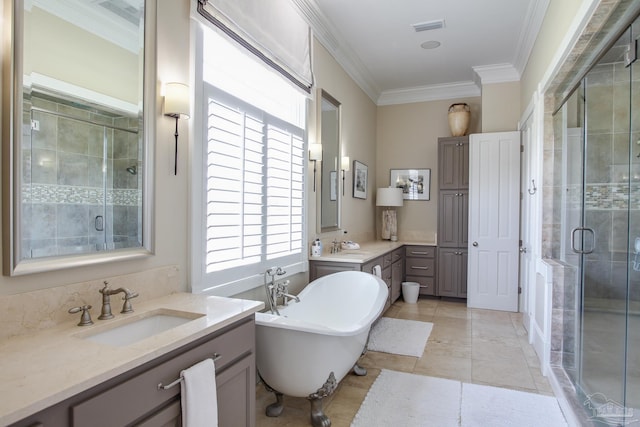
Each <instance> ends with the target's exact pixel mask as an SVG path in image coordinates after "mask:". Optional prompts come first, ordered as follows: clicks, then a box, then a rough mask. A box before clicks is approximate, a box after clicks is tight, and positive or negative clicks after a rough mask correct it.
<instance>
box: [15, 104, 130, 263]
mask: <svg viewBox="0 0 640 427" xmlns="http://www.w3.org/2000/svg"><path fill="white" fill-rule="evenodd" d="M31 106H33V107H38V108H41V109H44V110H47V111H51V112H57V113H61V114H65V115H70V116H73V117H78V118H80V119H85V120H91V121H92V122H94V123H99V124H104V125H105V126H101V125H98V124H92V123H86V122H81V121H77V120H73V119H70V118H67V117H63V116H58V115H55V114H51V113H48V112H42V111H33V117H31V115H30V113H29V111H30V109H31ZM32 118H33V120H36V121H37V123H38V127H39V129H38V130H36V129H33V130H32V129H31V124H30V123H31V119H32ZM138 122H139V121H138V119H128V118H113V117H111V116H109V115H107V114H100V113H97V112H93V111H86V110H83V109H78V108H74V107H72V106H69V105H65V104H62V103H58V102H54V101H51V100H47V99H41V98H37V97H32V98H31V99H30V100H25V114H24V129H23V147H22V154H23V178H24V180H23V182H24V185H23V188H22V195H23V204H22V208H23V212H22V218H23V223H22V228H23V232H22V235H23V242H22V243H23V245H22V246H23V249H22V257H23V258H31V257H42V256H53V255H64V254H69V253H80V252H93V251H96V250H103V249H112V248H118V247H130V246H139V245H140V243H139V242H140V241H141V236H140V235H139V234H140V233H141V231H140V228H141V227H140V226H139V225H140V224H141V209H140V207H141V192H140V189H141V188H142V187H141V176H142V175H141V174H140V173H138V174H137V175H134V174H132V173H130V172H128V171H127V168H130V167H131V166H133V165H135V166H136V168H137V170H140V167H141V165H140V164H139V162H138V159H139V158H141V156H140V154H141V153H140V151H141V144H140V143H139V141H138V135H137V134H133V133H129V132H124V131H120V130H114V129H112V128H111V126H116V127H122V128H131V127H134V128H138V125H139V123H138ZM99 216H101V217H102V218H103V219H104V227H100V226H99V225H100V224H97V223H96V221H97V220H96V218H98V217H99ZM113 219H115V221H113ZM98 221H99V220H98ZM101 228H103V229H102V230H100V229H101Z"/></svg>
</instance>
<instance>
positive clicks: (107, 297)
mask: <svg viewBox="0 0 640 427" xmlns="http://www.w3.org/2000/svg"><path fill="white" fill-rule="evenodd" d="M120 292H122V293H123V294H124V297H123V298H122V299H123V300H124V304H123V305H122V311H121V312H120V313H131V312H132V311H133V307H132V306H131V301H130V300H132V299H133V298H136V297H137V296H138V293H137V292H132V291H130V290H129V289H127V288H118V289H110V288H109V282H107V281H106V280H105V281H104V288H102V289H100V293H101V294H102V311H101V313H100V317H98V319H100V320H106V319H113V314H112V313H111V295H115V294H118V293H120Z"/></svg>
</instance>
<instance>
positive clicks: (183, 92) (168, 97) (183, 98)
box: [164, 83, 191, 118]
mask: <svg viewBox="0 0 640 427" xmlns="http://www.w3.org/2000/svg"><path fill="white" fill-rule="evenodd" d="M189 107H190V103H189V86H187V85H186V84H184V83H167V84H165V86H164V114H166V115H167V116H176V117H179V116H184V117H185V118H189V116H191V109H190V108H189Z"/></svg>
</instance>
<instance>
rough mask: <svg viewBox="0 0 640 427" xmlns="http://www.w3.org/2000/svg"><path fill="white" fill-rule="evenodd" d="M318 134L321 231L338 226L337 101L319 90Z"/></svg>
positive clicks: (338, 158)
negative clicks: (320, 154) (320, 159)
mask: <svg viewBox="0 0 640 427" xmlns="http://www.w3.org/2000/svg"><path fill="white" fill-rule="evenodd" d="M319 103H320V105H319V107H318V109H319V111H320V126H319V130H320V135H319V137H318V140H319V141H320V142H321V143H322V168H321V169H320V170H321V184H320V232H326V231H332V230H337V229H339V228H340V200H341V198H342V193H341V191H340V189H341V188H342V187H341V185H340V182H341V180H342V173H341V171H340V102H338V100H336V99H335V98H334V97H333V96H331V95H329V94H328V93H327V92H325V91H324V90H320V101H319Z"/></svg>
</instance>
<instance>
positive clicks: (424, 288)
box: [406, 276, 436, 296]
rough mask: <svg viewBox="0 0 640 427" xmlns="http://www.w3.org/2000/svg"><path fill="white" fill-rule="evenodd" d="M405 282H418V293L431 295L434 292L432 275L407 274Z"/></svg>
mask: <svg viewBox="0 0 640 427" xmlns="http://www.w3.org/2000/svg"><path fill="white" fill-rule="evenodd" d="M406 279H407V282H418V283H420V295H432V296H434V295H435V294H436V286H435V281H434V280H433V277H424V276H407V278H406Z"/></svg>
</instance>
